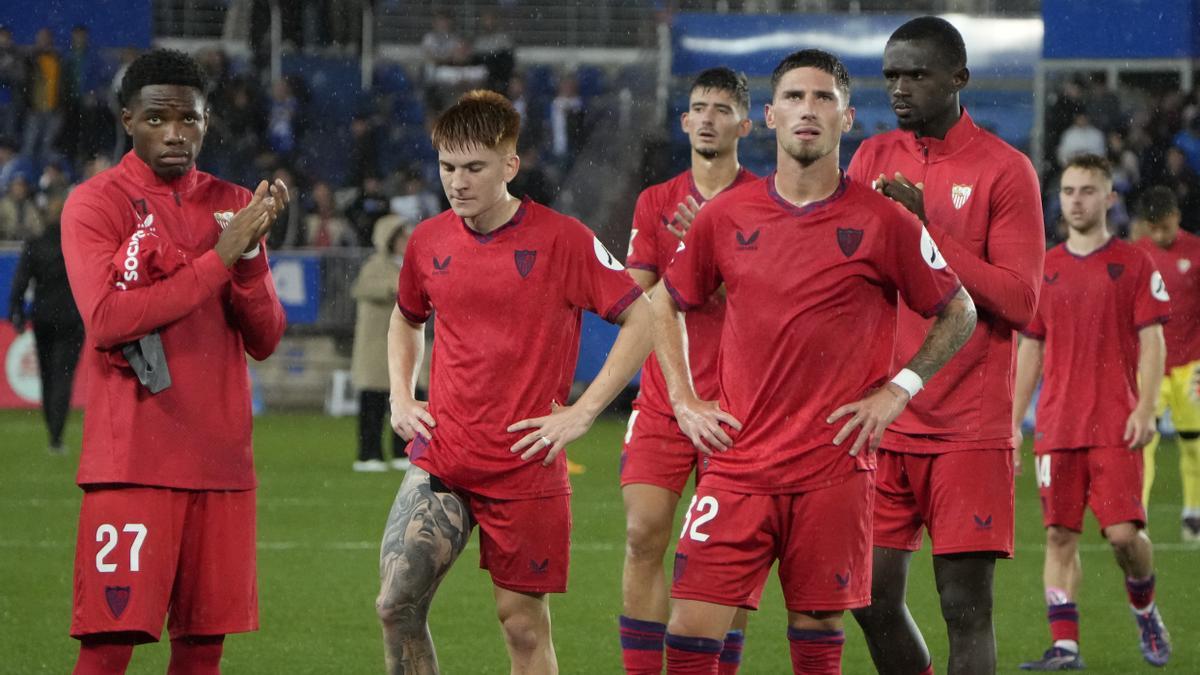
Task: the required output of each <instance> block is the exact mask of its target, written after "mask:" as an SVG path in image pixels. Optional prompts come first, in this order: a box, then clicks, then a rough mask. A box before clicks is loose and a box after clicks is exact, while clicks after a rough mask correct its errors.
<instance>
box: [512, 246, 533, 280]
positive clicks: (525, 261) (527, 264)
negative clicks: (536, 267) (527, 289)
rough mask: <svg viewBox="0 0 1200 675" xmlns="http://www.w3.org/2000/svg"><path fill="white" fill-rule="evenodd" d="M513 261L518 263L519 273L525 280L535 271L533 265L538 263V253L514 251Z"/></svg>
mask: <svg viewBox="0 0 1200 675" xmlns="http://www.w3.org/2000/svg"><path fill="white" fill-rule="evenodd" d="M513 260H515V261H516V263H517V273H518V274H520V275H521V278H522V279H524V278H525V277H527V276H529V273H530V272H532V271H533V263H534V262H536V261H537V251H514V252H513Z"/></svg>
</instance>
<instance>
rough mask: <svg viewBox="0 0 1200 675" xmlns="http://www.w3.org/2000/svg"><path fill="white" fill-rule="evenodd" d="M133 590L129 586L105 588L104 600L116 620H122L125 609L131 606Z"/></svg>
mask: <svg viewBox="0 0 1200 675" xmlns="http://www.w3.org/2000/svg"><path fill="white" fill-rule="evenodd" d="M131 590H132V589H131V588H130V587H129V586H105V587H104V600H105V602H107V603H108V609H109V611H111V612H112V615H113V618H114V619H119V618H121V615H122V614H124V613H125V608H126V607H128V606H129V594H130V591H131Z"/></svg>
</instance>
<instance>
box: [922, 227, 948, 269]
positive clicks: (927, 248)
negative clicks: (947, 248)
mask: <svg viewBox="0 0 1200 675" xmlns="http://www.w3.org/2000/svg"><path fill="white" fill-rule="evenodd" d="M921 258H922V259H923V260H924V261H925V264H926V265H929V266H930V267H931V268H933V269H935V270H940V269H944V268H945V267H946V259H945V258H943V257H942V252H941V251H939V250H938V247H937V244H935V243H934V241H933V237H931V236H929V230H927V229H925V228H924V227H921Z"/></svg>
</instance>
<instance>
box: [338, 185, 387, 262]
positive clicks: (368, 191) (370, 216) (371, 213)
mask: <svg viewBox="0 0 1200 675" xmlns="http://www.w3.org/2000/svg"><path fill="white" fill-rule="evenodd" d="M388 210H389V204H388V196H387V194H385V193H384V191H383V182H382V181H380V180H379V178H377V177H375V176H367V177H366V179H364V180H363V182H362V189H361V190H359V193H358V196H357V197H355V198H354V202H352V203H351V204H350V208H348V209H346V219H347V220H349V221H350V225H351V226H352V227H353V228H354V232H355V235H356V236H357V238H358V241H357V244H356V245H358V246H371V244H372V233H373V232H374V231H375V224H376V223H377V222H378V221H379V219H380V218H382V217H383V216H386V215H387V213H388ZM375 243H376V244H378V242H375ZM376 247H377V248H378V246H376Z"/></svg>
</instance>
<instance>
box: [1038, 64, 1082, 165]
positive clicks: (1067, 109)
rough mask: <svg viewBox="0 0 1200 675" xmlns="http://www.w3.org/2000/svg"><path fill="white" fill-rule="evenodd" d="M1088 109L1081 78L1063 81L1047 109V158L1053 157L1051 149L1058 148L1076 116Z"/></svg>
mask: <svg viewBox="0 0 1200 675" xmlns="http://www.w3.org/2000/svg"><path fill="white" fill-rule="evenodd" d="M1086 110H1087V104H1086V102H1085V101H1084V99H1083V83H1082V81H1081V79H1080V78H1078V77H1075V78H1071V79H1069V80H1067V81H1066V82H1063V83H1062V87H1061V88H1060V89H1059V90H1058V91H1057V92H1056V94H1055V96H1054V103H1053V104H1052V105H1051V106H1050V108H1049V110H1047V111H1046V148H1047V156H1046V159H1050V158H1051V157H1050V155H1049V154H1048V153H1049V152H1050V151H1054V150H1057V149H1058V142H1059V139H1061V138H1062V135H1063V132H1065V131H1066V130H1067V128H1068V127H1070V126H1071V123H1072V122H1074V121H1075V116H1076V115H1078V114H1080V113H1082V112H1086Z"/></svg>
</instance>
